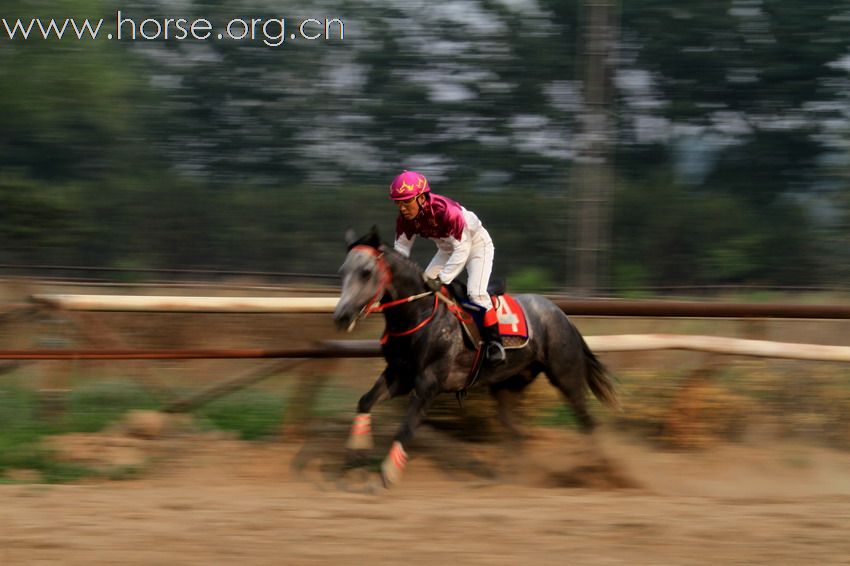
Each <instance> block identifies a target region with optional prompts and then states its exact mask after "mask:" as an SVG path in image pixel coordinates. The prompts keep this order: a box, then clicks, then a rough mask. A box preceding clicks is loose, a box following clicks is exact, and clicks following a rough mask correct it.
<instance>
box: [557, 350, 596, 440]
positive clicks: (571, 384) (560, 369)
mask: <svg viewBox="0 0 850 566" xmlns="http://www.w3.org/2000/svg"><path fill="white" fill-rule="evenodd" d="M583 369H584V368H583V364H582V363H581V361H580V360H579V361H578V362H576V363H572V364H566V363H556V364H553V365H552V366H551V367H549V368H548V369H546V371H545V373H546V377H547V378H548V379H549V382H550V383H551V384H552V385H554V386H555V388H556V389H558V390H559V391H560V392H561V393H563V394H564V397H566V398H567V401H569V403H570V406H571V407H572V409H573V412H574V413H575V416H576V419H578V425H579V428H580V429H581V431H582V432H584V433H591V432H593V429H594V428H595V427H596V422H595V421H594V420H593V417H592V416H591V415H590V413H589V412H588V410H587V391H586V390H585V384H584V383H585V382H584V379H583V377H582V370H583Z"/></svg>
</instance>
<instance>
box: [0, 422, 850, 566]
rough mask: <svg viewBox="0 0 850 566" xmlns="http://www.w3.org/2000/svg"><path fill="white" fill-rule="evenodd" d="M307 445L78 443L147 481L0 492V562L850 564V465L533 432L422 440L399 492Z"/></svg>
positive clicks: (197, 438) (805, 452)
mask: <svg viewBox="0 0 850 566" xmlns="http://www.w3.org/2000/svg"><path fill="white" fill-rule="evenodd" d="M346 428H347V427H346V426H345V424H344V423H341V422H336V423H325V424H324V425H322V426H321V427H320V428H318V429H316V430H313V431H310V434H309V438H310V440H308V441H303V442H264V443H247V442H239V441H235V440H231V439H228V438H222V437H221V436H220V435H218V436H216V435H212V434H210V433H197V432H194V433H191V434H181V435H177V436H173V437H167V438H160V439H157V440H141V439H131V438H128V437H120V436H114V435H113V436H109V435H104V434H101V435H94V436H90V437H83V438H81V437H73V438H72V437H69V438H68V439H65V440H64V441H60V442H64V443H65V444H66V447H68V449H69V451H70V452H72V453H73V452H74V451H75V450H81V446H83V445H85V446H86V447H87V448H86V449H87V450H89V451H91V449H92V447H96V448H97V447H99V448H100V449H102V450H107V449H112V450H119V451H120V450H131V451H136V452H139V451H141V452H143V453H144V454H145V455H146V457H147V458H148V460H149V462H150V463H149V465H147V466H146V467H145V469H144V471H143V472H142V473H141V475H140V476H139V477H137V478H136V479H130V480H123V481H105V480H97V481H88V482H84V483H79V484H73V485H55V486H54V485H50V486H48V485H40V484H19V485H2V486H0V500H2V502H3V503H2V505H0V524H2V525H3V528H2V529H0V564H4V565H5V564H56V563H61V564H86V565H93V564H236V563H238V564H299V565H300V564H307V565H313V564H315V565H324V564H487V565H492V564H506V565H507V564H510V565H516V564H559V565H560V564H847V563H850V538H848V537H847V533H848V527H850V474H848V470H850V455H848V454H847V453H843V452H835V451H829V450H826V449H820V448H815V447H811V446H801V445H773V446H770V447H757V446H752V445H750V446H747V445H742V444H737V445H722V446H716V447H714V448H712V449H710V450H707V451H700V452H660V451H657V450H651V449H650V448H648V447H646V446H640V445H638V444H637V443H636V442H635V441H632V440H630V439H629V438H627V437H623V436H620V435H615V434H614V433H613V432H606V431H604V430H603V431H600V433H598V434H597V436H596V442H595V444H594V443H589V442H586V441H585V440H583V439H582V437H581V436H580V435H578V434H577V433H573V432H569V431H563V430H555V429H538V430H537V431H536V433H535V435H534V437H533V438H531V439H530V440H528V441H526V442H525V443H524V445H523V446H522V448H517V447H516V446H512V445H502V446H499V445H492V444H482V443H477V444H472V443H468V442H463V441H460V440H457V439H454V438H445V437H443V436H442V434H443V433H439V432H437V431H436V430H434V429H432V428H430V427H424V429H423V430H422V434H420V435H419V436H418V437H417V440H416V443H415V445H414V447H413V449H412V450H411V452H412V454H411V456H412V458H411V463H410V465H409V467H408V470H407V474H406V476H405V478H404V481H403V483H402V484H401V485H399V486H398V487H396V488H394V489H392V490H389V491H386V490H383V489H382V488H377V486H376V481H375V479H376V478H375V475H374V473H373V471H372V470H374V469H375V466H376V463H377V462H378V461H379V459H380V457H381V456H383V447H384V446H385V445H386V444H385V443H386V442H387V439H386V438H384V437H378V438H377V439H376V440H377V442H378V445H379V446H380V447H381V449H376V451H375V452H374V458H371V459H368V460H366V462H365V464H363V465H359V466H356V465H351V464H350V461H349V460H347V459H346V456H345V454H344V452H343V451H342V450H341V445H342V443H343V441H344V437H345V433H346Z"/></svg>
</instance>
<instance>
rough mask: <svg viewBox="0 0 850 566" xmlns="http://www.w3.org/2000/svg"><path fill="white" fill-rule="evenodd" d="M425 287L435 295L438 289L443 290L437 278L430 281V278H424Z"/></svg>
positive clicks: (441, 283)
mask: <svg viewBox="0 0 850 566" xmlns="http://www.w3.org/2000/svg"><path fill="white" fill-rule="evenodd" d="M425 286H426V287H428V288H429V289H430V290H432V291H434V292H435V293H439V292H440V289H442V288H443V282H442V281H440V278H439V277H434V278H433V279H431V278H430V277H426V278H425Z"/></svg>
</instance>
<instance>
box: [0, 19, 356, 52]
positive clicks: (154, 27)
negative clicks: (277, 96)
mask: <svg viewBox="0 0 850 566" xmlns="http://www.w3.org/2000/svg"><path fill="white" fill-rule="evenodd" d="M0 22H2V27H3V29H2V30H0V38H4V36H5V39H8V40H30V41H32V40H39V39H41V40H48V39H50V40H56V39H59V40H73V41H83V40H93V39H104V38H105V39H107V40H117V41H184V40H190V41H191V40H194V41H207V40H213V39H218V40H230V41H253V42H260V43H262V44H264V45H266V46H268V47H280V46H282V45H284V44H285V43H287V42H301V41H305V40H306V41H342V40H344V39H345V23H344V22H343V21H342V20H341V19H339V18H321V19H320V18H306V19H303V20H295V19H287V18H233V19H231V20H229V21H228V22H227V23H226V24H224V25H222V26H216V25H214V24H213V22H212V21H210V20H209V19H207V18H183V17H163V18H133V17H128V16H126V15H125V14H122V12H121V11H120V10H118V11H117V12H116V13H115V19H114V20H113V21H112V22H111V25H109V24H107V20H105V19H103V18H101V19H89V18H83V19H78V18H66V19H55V18H51V19H49V20H48V19H46V18H45V19H42V18H29V19H26V18H16V19H12V18H0Z"/></svg>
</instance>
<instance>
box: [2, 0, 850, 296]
mask: <svg viewBox="0 0 850 566" xmlns="http://www.w3.org/2000/svg"><path fill="white" fill-rule="evenodd" d="M338 4H339V9H340V10H341V13H344V14H345V18H346V19H347V21H348V23H349V25H348V32H349V33H348V35H347V37H346V40H345V41H338V42H313V43H310V42H301V43H298V42H291V43H288V44H287V45H286V46H285V47H280V48H269V47H266V46H265V45H262V43H261V42H257V41H254V42H248V41H243V42H237V41H207V42H180V41H153V42H117V41H105V40H99V41H84V42H80V41H76V40H62V41H56V40H52V41H43V40H28V41H20V40H15V41H9V40H6V39H0V115H2V116H3V120H2V121H0V243H2V245H1V246H0V262H17V263H54V264H70V263H79V264H84V265H98V266H121V265H138V266H144V267H187V268H190V267H212V268H216V267H218V268H233V269H248V270H275V271H296V272H312V273H316V272H319V273H325V274H328V273H333V272H334V271H335V270H336V268H337V266H338V263H339V260H340V258H341V254H342V251H343V248H342V245H341V234H342V232H343V230H344V229H345V228H347V227H349V226H352V227H355V228H356V229H360V230H365V229H367V228H368V227H369V226H371V225H372V224H378V225H379V226H380V227H381V229H382V231H383V234H384V238H385V239H387V240H389V239H391V238H392V229H393V218H394V209H393V208H392V205H391V204H390V203H388V202H387V201H386V199H385V196H384V192H385V188H386V184H387V182H388V180H389V178H390V177H391V176H392V174H393V173H395V172H396V171H397V170H398V169H401V168H404V167H414V166H415V167H419V168H424V169H425V171H426V172H427V173H428V174H429V175H430V176H431V177H432V180H433V181H434V188H435V190H438V191H439V192H444V193H445V194H448V195H450V196H453V197H455V198H457V199H458V200H460V201H461V202H462V203H463V204H464V205H466V206H467V207H468V208H470V209H471V210H474V211H476V213H478V214H479V216H481V217H482V219H483V220H484V224H485V226H487V228H488V230H489V231H490V232H491V235H492V236H493V239H494V241H495V243H496V266H495V274H496V275H497V276H504V275H505V274H510V275H511V277H512V279H516V278H517V277H519V278H520V279H521V280H522V279H523V278H528V279H529V281H528V282H527V283H525V282H521V283H519V284H521V285H526V284H528V285H529V286H530V287H533V288H541V289H542V288H543V287H544V286H547V287H548V286H549V285H561V284H564V283H566V282H567V281H570V280H571V277H572V274H571V273H569V270H570V267H569V266H570V263H569V257H568V256H569V255H570V254H571V253H572V252H573V250H572V246H573V245H574V244H575V242H573V241H571V234H572V232H571V231H572V229H573V227H572V226H570V225H569V223H568V220H567V219H568V218H569V213H570V208H571V205H572V202H571V201H570V200H569V198H568V197H570V196H572V195H569V194H568V190H569V187H568V183H567V180H568V179H569V178H570V173H571V171H570V169H571V166H572V163H573V157H574V154H575V152H576V151H577V149H578V148H579V146H580V145H581V143H582V141H581V140H580V139H579V138H578V135H577V134H578V132H580V131H581V129H582V127H583V124H582V121H581V112H582V85H581V82H582V80H583V78H584V77H585V76H586V74H587V69H585V68H584V66H583V65H584V64H583V62H582V60H581V58H580V57H579V56H578V55H577V54H578V52H579V51H580V49H579V47H580V46H581V45H582V35H581V34H582V31H583V30H584V29H585V28H586V22H585V18H586V17H587V13H586V12H585V10H586V7H587V6H586V3H584V2H569V1H568V2H562V1H556V0H541V1H540V2H537V3H536V4H535V3H532V4H534V5H535V6H536V9H531V8H529V7H525V4H523V3H499V2H496V3H493V2H484V3H479V2H473V1H471V0H470V1H469V2H465V1H461V2H458V3H457V6H456V7H455V9H453V10H433V11H429V12H428V14H427V17H425V19H423V15H422V14H421V9H420V8H419V7H417V6H414V5H411V6H406V5H404V4H403V3H401V4H399V3H395V4H393V5H392V6H389V5H379V6H375V5H372V4H369V3H364V2H361V1H357V0H346V1H344V2H342V3H338ZM181 6H182V7H181V8H180V10H181V11H180V15H181V16H184V17H206V18H210V19H212V20H213V21H214V22H215V23H216V24H221V23H222V22H225V21H226V20H227V19H229V18H232V17H236V16H244V15H245V13H244V10H243V12H242V13H238V12H234V10H233V7H232V6H230V5H228V4H222V3H212V4H210V3H205V2H192V1H190V2H188V3H186V4H185V5H181ZM246 6H248V7H251V3H248V4H247V5H246ZM529 6H531V4H529ZM620 6H621V12H620V14H619V15H618V16H619V17H618V18H616V19H617V20H618V22H619V39H620V44H619V45H618V47H617V53H618V55H617V57H616V59H615V60H612V61H611V65H612V66H614V67H613V68H612V71H613V77H614V80H613V83H612V84H611V85H610V86H611V89H610V92H611V93H612V102H613V105H612V109H613V110H614V112H613V113H612V115H613V116H614V118H615V121H616V124H617V134H616V139H615V140H614V148H613V152H614V159H613V167H614V172H613V173H614V176H615V177H616V179H617V182H618V185H620V188H619V189H618V192H617V197H616V199H615V200H614V202H613V210H612V213H613V215H614V220H615V221H614V222H613V225H612V236H613V244H614V245H613V246H612V248H611V249H612V254H613V257H612V258H611V261H610V273H611V280H612V282H613V283H614V285H615V286H617V287H619V288H621V289H626V288H629V287H632V286H640V285H658V284H665V285H674V284H679V285H685V284H712V283H761V284H799V283H806V284H814V283H843V282H844V281H845V280H846V279H847V267H846V266H847V265H850V262H848V261H846V260H847V259H848V257H847V254H848V252H847V249H848V247H847V246H846V241H847V239H848V234H850V228H848V226H850V223H848V220H847V219H848V210H850V207H848V205H847V200H848V197H847V195H848V192H850V191H848V178H847V175H846V165H844V164H843V162H842V159H843V157H841V156H844V155H845V153H846V149H845V146H846V138H847V126H846V124H845V121H846V117H845V116H844V115H843V114H844V113H843V109H844V108H846V105H847V92H848V90H850V89H848V87H850V79H848V77H847V72H846V68H844V67H843V66H842V65H840V64H836V62H837V61H839V60H842V58H843V57H845V55H846V53H847V50H848V46H850V40H848V38H850V33H848V32H850V23H848V19H847V18H846V14H845V12H846V10H847V6H846V5H845V3H841V2H839V3H835V2H826V1H824V0H817V1H803V0H795V1H790V2H788V1H782V2H780V1H778V0H770V1H765V2H761V3H758V4H750V3H745V2H744V3H739V2H733V3H732V4H730V5H728V6H724V7H723V8H722V9H718V6H717V3H716V2H712V1H709V0H696V1H695V2H689V3H687V5H684V4H682V3H681V2H679V3H676V2H671V1H669V0H636V1H634V2H628V3H621V5H620ZM320 7H321V3H317V2H313V1H309V2H307V3H305V4H304V5H303V6H302V7H300V8H301V9H302V10H303V11H304V12H305V13H310V12H311V9H312V8H315V11H314V13H313V14H312V15H314V16H315V14H316V13H322V12H323V11H324V9H321V10H320V9H319V8H320ZM116 8H119V6H117V5H116V4H114V3H112V2H101V1H99V0H63V1H61V2H58V3H56V2H54V3H52V4H51V5H50V6H47V5H46V4H43V3H42V4H38V3H34V2H32V1H30V0H12V1H11V2H7V3H6V5H4V13H3V17H6V18H16V17H22V18H30V17H34V16H38V17H47V18H49V17H59V18H65V17H75V18H83V17H88V18H97V17H104V18H106V19H107V22H105V23H106V24H107V25H108V24H109V18H110V17H111V16H112V15H113V14H114V10H115V9H116ZM243 8H244V6H243ZM120 9H121V10H122V11H123V12H124V14H125V15H127V16H131V17H136V18H140V17H147V16H150V15H151V14H153V13H160V12H161V11H162V10H163V9H164V8H163V7H162V6H160V5H158V4H155V3H154V4H152V3H150V2H148V1H146V0H132V1H130V2H129V3H127V4H122V5H121V6H120ZM251 11H252V15H253V16H262V15H264V14H265V15H272V14H270V13H269V12H270V10H269V9H268V8H266V7H262V6H259V5H256V6H253V8H252V9H251ZM172 15H174V14H172ZM647 123H648V124H650V125H649V126H647V125H646V124H647ZM836 156H838V157H836ZM836 160H837V161H838V162H839V163H838V164H837V165H836V164H835V163H836ZM824 210H827V211H828V212H824ZM425 247H426V246H425V245H423V244H420V245H418V246H417V248H419V249H418V250H416V252H415V253H417V254H419V255H417V257H420V258H422V259H423V261H427V258H428V256H430V249H429V250H428V252H424V251H422V248H425ZM538 279H539V280H538ZM514 283H516V282H515V281H514Z"/></svg>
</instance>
